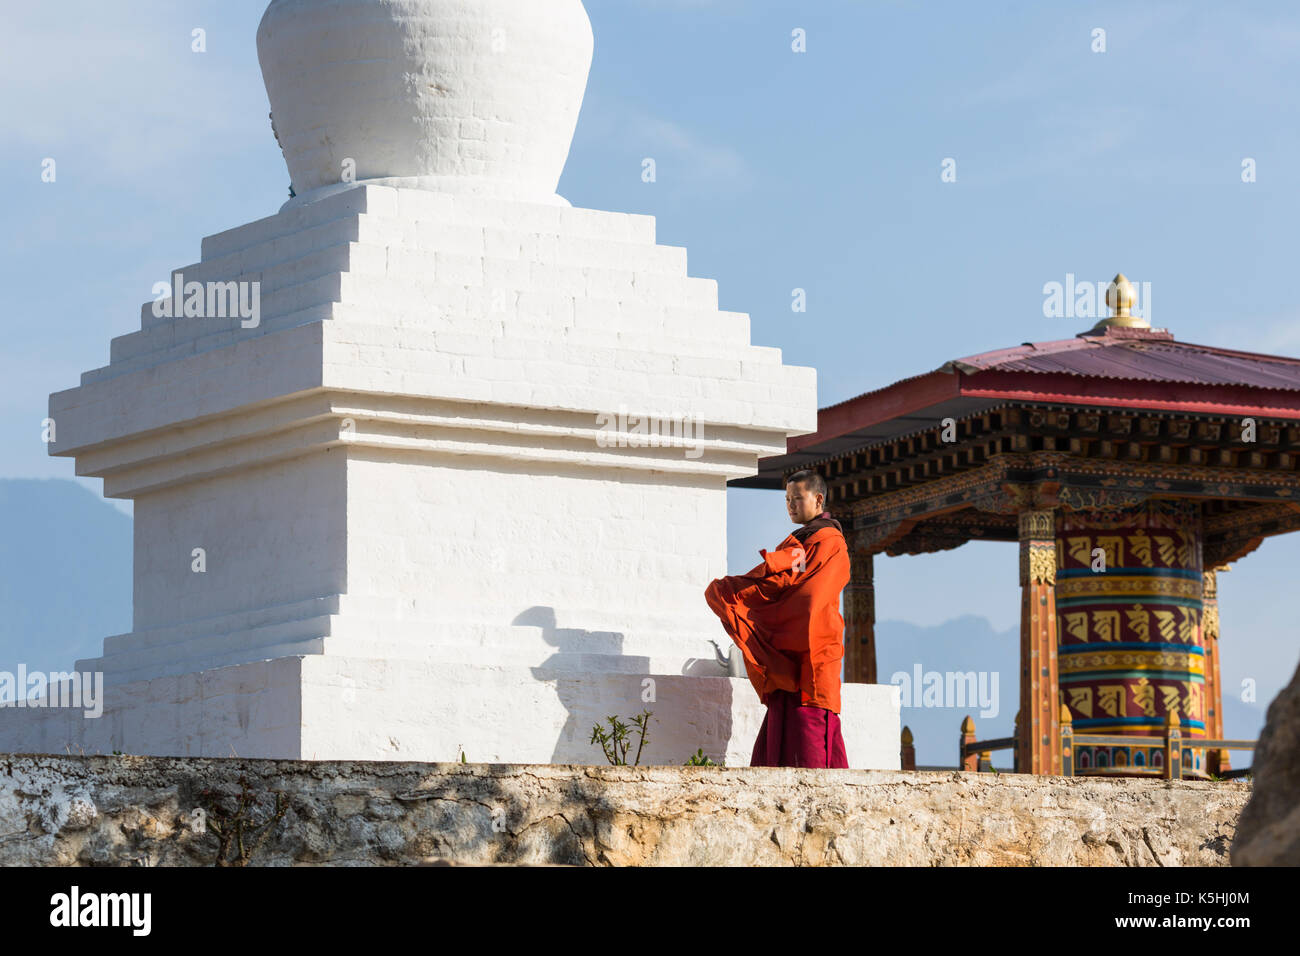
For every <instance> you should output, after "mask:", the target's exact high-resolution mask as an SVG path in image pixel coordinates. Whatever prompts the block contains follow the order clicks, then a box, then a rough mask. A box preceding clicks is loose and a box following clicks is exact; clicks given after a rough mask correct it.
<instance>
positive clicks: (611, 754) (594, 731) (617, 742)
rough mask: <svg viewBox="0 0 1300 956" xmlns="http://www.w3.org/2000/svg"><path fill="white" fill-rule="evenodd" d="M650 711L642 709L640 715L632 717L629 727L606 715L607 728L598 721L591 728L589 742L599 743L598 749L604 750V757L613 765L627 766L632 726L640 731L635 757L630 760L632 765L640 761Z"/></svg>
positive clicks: (648, 725)
mask: <svg viewBox="0 0 1300 956" xmlns="http://www.w3.org/2000/svg"><path fill="white" fill-rule="evenodd" d="M651 713H652V712H651V711H648V710H646V711H642V713H641V714H640V716H637V717H633V718H632V726H631V727H629V726H628V725H627V724H625V723H623V721H621V720H619V719H618V718H617V717H606V718H605V719H606V720H607V721H609V730H605V728H603V727H601V726H600V724H599V723H597V724H596V725H594V726H593V727H592V728H591V743H593V744H594V743H597V742H599V743H600V749H601V750H603V751H604V752H605V759H606V760H608V761H609V762H610V763H611V764H613V765H614V766H615V767H625V766H627V753H628V751H629V750H631V749H632V727H636V728H637V729H638V730H640V731H641V740H640V742H639V743H638V744H637V748H636V757H635V759H633V761H632V766H634V767H635V766H637V765H639V764H640V763H641V750H642V749H643V748H644V747H645V742H646V740H647V737H646V734H647V732H648V731H649V730H650V717H651Z"/></svg>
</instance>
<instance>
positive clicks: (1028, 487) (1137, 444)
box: [730, 275, 1300, 778]
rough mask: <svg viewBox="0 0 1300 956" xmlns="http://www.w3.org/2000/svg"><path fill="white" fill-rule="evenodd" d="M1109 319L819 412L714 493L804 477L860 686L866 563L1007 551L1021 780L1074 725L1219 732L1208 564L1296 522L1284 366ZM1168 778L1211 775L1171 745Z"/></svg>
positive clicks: (1158, 757) (1092, 749)
mask: <svg viewBox="0 0 1300 956" xmlns="http://www.w3.org/2000/svg"><path fill="white" fill-rule="evenodd" d="M1106 299H1107V304H1108V305H1109V306H1110V307H1111V310H1112V311H1113V314H1112V315H1111V316H1110V317H1109V318H1105V319H1103V320H1101V321H1100V322H1098V323H1097V324H1096V326H1094V327H1093V328H1091V329H1090V330H1088V331H1086V332H1082V333H1080V334H1079V335H1077V336H1075V337H1074V338H1071V339H1065V340H1062V341H1055V342H1044V343H1036V344H1031V343H1025V344H1023V345H1020V346H1017V347H1015V348H1007V349H1000V350H998V351H993V352H986V353H983V354H981V355H976V356H972V357H970V358H964V359H957V360H955V361H950V362H947V363H945V364H944V365H943V366H941V367H940V368H938V369H936V370H935V371H933V372H929V373H928V374H922V375H917V376H913V377H910V378H905V379H902V380H901V381H898V382H895V383H894V384H892V385H889V386H887V387H885V388H881V389H877V390H875V391H872V392H868V393H866V394H863V395H859V396H858V397H856V398H852V399H849V400H847V401H844V402H840V403H838V404H835V405H831V406H829V407H826V408H822V409H821V410H820V411H819V414H818V427H817V431H815V432H813V433H812V434H809V435H803V436H799V437H795V438H791V439H789V440H788V442H787V450H786V453H785V454H784V455H777V456H773V457H769V458H764V459H760V461H759V469H760V470H759V473H758V475H757V476H755V477H753V478H749V479H739V480H735V481H732V482H730V484H731V485H732V486H733V487H751V488H780V487H783V485H784V477H785V476H786V475H788V474H790V473H792V472H794V471H797V470H799V469H802V468H814V469H816V470H817V471H819V472H820V473H821V474H822V475H823V476H824V477H825V479H826V482H827V487H828V502H827V508H828V509H829V510H830V511H832V512H833V513H834V514H835V515H836V516H837V517H838V518H839V520H840V521H841V522H842V523H843V525H844V528H845V534H846V538H847V539H848V542H849V548H850V553H851V556H852V582H851V583H850V585H849V586H848V587H847V588H846V589H845V591H844V618H845V645H846V647H845V680H846V681H850V682H858V681H860V682H865V683H875V682H876V646H875V635H874V618H875V614H874V603H875V602H874V586H873V558H874V556H875V555H877V554H887V555H891V556H892V555H903V554H922V553H926V552H933V551H943V550H948V549H951V548H956V547H958V546H960V545H962V544H965V543H966V542H967V541H971V540H987V541H1008V542H1018V543H1019V547H1020V587H1021V638H1020V712H1019V716H1018V718H1017V723H1016V727H1017V730H1016V738H1017V748H1016V762H1017V766H1018V769H1019V770H1020V772H1022V773H1036V774H1047V773H1060V772H1061V768H1062V753H1061V733H1060V730H1061V710H1062V705H1064V707H1065V708H1067V709H1068V713H1069V715H1070V718H1071V721H1072V723H1073V727H1074V729H1075V730H1076V731H1078V732H1079V733H1081V734H1096V735H1118V736H1133V737H1135V738H1142V737H1150V736H1156V735H1160V734H1162V733H1164V731H1165V728H1166V726H1167V721H1169V718H1170V717H1171V715H1172V716H1173V717H1175V718H1176V719H1177V721H1178V723H1179V724H1180V725H1181V726H1180V730H1181V734H1182V737H1183V739H1184V746H1185V747H1186V745H1187V744H1189V743H1190V744H1193V745H1194V741H1195V739H1196V738H1201V739H1221V738H1223V736H1224V733H1223V723H1222V722H1223V716H1222V707H1221V700H1222V694H1223V688H1222V685H1221V683H1220V671H1219V614H1218V599H1217V593H1216V571H1217V570H1220V569H1223V568H1224V567H1225V566H1226V565H1228V564H1229V562H1232V561H1235V560H1237V559H1239V558H1241V557H1243V556H1245V555H1247V554H1249V553H1250V552H1251V551H1253V550H1255V549H1256V548H1257V547H1259V545H1260V543H1261V542H1262V541H1263V540H1264V539H1265V538H1267V537H1269V536H1272V535H1277V534H1283V533H1286V532H1288V531H1292V530H1295V529H1297V528H1300V359H1292V358H1284V357H1279V356H1272V355H1260V354H1254V353H1249V352H1239V351H1234V350H1230V349H1222V348H1217V347H1211V346H1204V345H1192V344H1189V343H1185V342H1180V341H1178V340H1176V339H1175V338H1174V336H1173V335H1172V334H1171V333H1170V332H1168V331H1167V330H1164V329H1153V328H1151V327H1150V326H1149V324H1148V323H1147V322H1146V321H1145V320H1143V319H1142V318H1140V317H1138V316H1135V315H1132V314H1131V309H1132V305H1133V289H1132V286H1131V284H1130V283H1129V281H1128V280H1127V279H1126V278H1124V276H1123V275H1119V276H1116V278H1115V280H1114V281H1113V282H1112V283H1111V286H1110V289H1109V291H1108V292H1107V296H1106ZM1073 749H1074V753H1073V766H1074V771H1073V772H1074V773H1076V774H1083V775H1118V776H1148V775H1149V776H1160V775H1161V774H1162V773H1163V770H1164V766H1163V760H1164V755H1163V750H1162V748H1161V747H1159V746H1153V745H1151V744H1150V743H1147V744H1145V745H1144V744H1139V743H1138V742H1137V741H1135V743H1134V745H1132V746H1104V747H1103V746H1089V747H1083V746H1078V745H1076V746H1075V747H1074V748H1073ZM1184 753H1186V754H1187V755H1188V756H1189V757H1190V759H1187V758H1185V759H1184V761H1183V767H1182V775H1183V776H1187V777H1202V778H1204V777H1207V776H1208V775H1209V774H1211V773H1218V772H1221V771H1222V770H1226V769H1227V759H1226V758H1227V752H1226V751H1214V750H1211V751H1209V752H1208V753H1207V752H1205V751H1198V750H1195V749H1189V750H1185V751H1184Z"/></svg>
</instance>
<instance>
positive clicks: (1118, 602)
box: [1056, 501, 1206, 775]
mask: <svg viewBox="0 0 1300 956" xmlns="http://www.w3.org/2000/svg"><path fill="white" fill-rule="evenodd" d="M1201 555H1202V536H1201V516H1200V511H1199V509H1198V508H1197V506H1196V505H1195V504H1191V503H1187V502H1165V501H1151V502H1148V503H1147V504H1145V505H1143V506H1142V507H1140V508H1138V509H1135V510H1132V511H1129V512H1126V513H1122V514H1115V513H1108V514H1100V513H1096V512H1092V513H1088V512H1077V513H1074V514H1070V515H1068V516H1066V517H1065V519H1064V520H1063V523H1062V526H1061V528H1060V530H1059V532H1058V537H1057V565H1058V568H1057V575H1056V614H1057V626H1058V662H1059V673H1060V688H1061V696H1062V699H1063V701H1064V702H1065V704H1066V705H1067V706H1068V707H1069V709H1070V716H1071V718H1072V720H1073V721H1074V729H1075V732H1076V733H1081V734H1132V735H1136V736H1148V735H1150V736H1154V735H1159V734H1163V733H1164V731H1165V726H1166V720H1167V718H1168V716H1169V715H1170V714H1171V713H1172V714H1177V715H1178V717H1179V718H1180V719H1181V721H1182V733H1183V737H1184V738H1194V737H1204V736H1206V728H1205V699H1204V696H1205V652H1204V648H1203V644H1202V625H1203V621H1202V612H1203V604H1202V587H1203V577H1202V573H1201V561H1202V556H1201ZM1186 755H1187V757H1188V758H1190V759H1189V761H1188V762H1186V763H1185V764H1184V773H1190V774H1192V775H1196V774H1200V773H1203V772H1204V771H1203V767H1202V761H1201V757H1202V755H1201V754H1194V753H1193V752H1191V751H1188V752H1187V754H1186ZM1075 769H1076V772H1077V773H1080V774H1106V775H1111V774H1152V775H1159V774H1161V773H1163V769H1164V753H1163V748H1160V747H1149V746H1133V747H1089V746H1077V747H1076V748H1075Z"/></svg>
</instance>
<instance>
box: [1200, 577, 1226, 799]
mask: <svg viewBox="0 0 1300 956" xmlns="http://www.w3.org/2000/svg"><path fill="white" fill-rule="evenodd" d="M1219 570H1224V571H1226V570H1228V569H1227V567H1224V568H1222V569H1219V568H1214V569H1211V570H1209V571H1206V572H1205V573H1204V578H1203V582H1204V583H1203V586H1202V591H1201V601H1202V605H1201V608H1202V609H1201V646H1202V647H1203V648H1204V649H1205V736H1207V737H1210V738H1218V739H1220V740H1222V739H1223V683H1222V680H1221V678H1220V676H1219V575H1218V572H1219ZM1205 763H1206V770H1207V771H1209V772H1210V773H1215V774H1217V773H1222V772H1223V771H1225V770H1229V769H1231V764H1230V763H1229V760H1228V751H1226V750H1211V751H1207V752H1206V754H1205Z"/></svg>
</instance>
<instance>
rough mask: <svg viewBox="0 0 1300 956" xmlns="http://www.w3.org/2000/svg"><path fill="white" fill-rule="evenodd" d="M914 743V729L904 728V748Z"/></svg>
mask: <svg viewBox="0 0 1300 956" xmlns="http://www.w3.org/2000/svg"><path fill="white" fill-rule="evenodd" d="M911 742H912V728H911V727H906V726H905V727H903V746H904V747H906V746H908V745H909V744H910V743H911Z"/></svg>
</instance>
